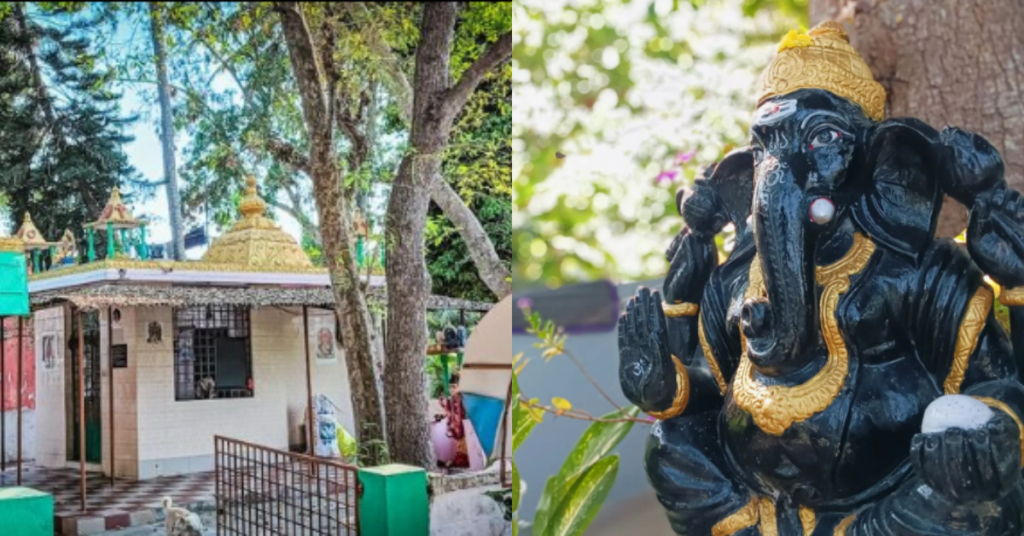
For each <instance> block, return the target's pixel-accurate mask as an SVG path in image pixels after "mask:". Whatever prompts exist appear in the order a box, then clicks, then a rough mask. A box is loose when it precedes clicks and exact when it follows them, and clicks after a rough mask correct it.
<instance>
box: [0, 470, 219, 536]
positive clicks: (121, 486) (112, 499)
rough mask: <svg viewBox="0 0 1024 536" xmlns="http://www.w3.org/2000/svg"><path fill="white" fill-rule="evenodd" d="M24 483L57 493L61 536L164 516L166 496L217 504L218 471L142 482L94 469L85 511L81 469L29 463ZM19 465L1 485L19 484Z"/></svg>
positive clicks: (182, 502) (192, 505) (190, 503)
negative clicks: (216, 482) (215, 481)
mask: <svg viewBox="0 0 1024 536" xmlns="http://www.w3.org/2000/svg"><path fill="white" fill-rule="evenodd" d="M22 471H23V472H22V485H23V486H26V487H30V488H35V489H38V490H40V491H45V492H47V493H50V494H52V495H53V500H54V527H55V529H56V533H57V534H60V535H80V534H96V533H98V532H102V531H105V530H113V529H118V528H124V527H132V526H137V525H145V524H149V523H153V522H155V521H158V520H160V519H163V506H162V505H161V504H160V501H161V499H163V498H164V497H171V498H172V499H174V504H175V505H177V506H183V507H185V508H189V509H192V510H203V509H211V508H214V507H215V501H214V478H213V473H195V474H190V475H182V476H170V477H161V478H154V479H150V480H142V481H129V480H117V481H115V482H114V484H113V485H111V483H110V479H109V478H107V477H104V476H103V475H101V474H99V473H89V474H88V478H87V479H86V481H87V485H86V486H87V488H86V492H87V493H86V497H87V499H86V509H85V511H82V510H81V497H80V494H79V493H80V490H79V473H78V470H77V469H70V468H68V469H44V468H40V467H35V466H32V465H25V466H23V469H22ZM16 485H17V472H16V469H15V468H14V467H11V466H8V467H7V470H6V471H4V472H2V473H0V487H6V486H16Z"/></svg>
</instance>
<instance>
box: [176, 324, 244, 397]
mask: <svg viewBox="0 0 1024 536" xmlns="http://www.w3.org/2000/svg"><path fill="white" fill-rule="evenodd" d="M249 325H250V323H249V308H248V307H246V306H240V305H207V306H199V307H182V308H175V309H174V393H175V399H176V400H203V399H210V398H248V397H251V396H253V380H252V344H251V339H250V332H249Z"/></svg>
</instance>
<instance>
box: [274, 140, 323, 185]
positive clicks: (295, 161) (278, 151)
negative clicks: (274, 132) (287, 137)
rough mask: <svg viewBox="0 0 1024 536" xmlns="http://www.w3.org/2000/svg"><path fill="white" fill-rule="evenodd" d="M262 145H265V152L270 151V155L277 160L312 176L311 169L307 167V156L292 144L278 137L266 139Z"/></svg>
mask: <svg viewBox="0 0 1024 536" xmlns="http://www.w3.org/2000/svg"><path fill="white" fill-rule="evenodd" d="M264 146H265V147H266V149H267V152H268V153H270V156H273V157H274V158H275V159H276V160H278V161H279V162H282V163H284V164H287V165H289V166H291V167H292V168H294V169H297V170H299V171H301V172H303V173H305V174H306V175H309V176H312V175H311V173H312V171H311V169H310V167H309V158H308V157H307V156H306V155H305V154H303V153H302V152H301V151H299V150H298V149H296V148H295V146H294V145H292V144H290V143H287V142H284V141H281V140H278V139H270V140H267V141H266V143H265V144H264Z"/></svg>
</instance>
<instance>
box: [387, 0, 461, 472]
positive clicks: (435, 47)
mask: <svg viewBox="0 0 1024 536" xmlns="http://www.w3.org/2000/svg"><path fill="white" fill-rule="evenodd" d="M455 17H456V7H455V4H454V3H449V2H445V3H431V4H427V5H425V6H424V8H423V20H422V23H421V25H420V43H419V46H418V47H417V49H416V73H415V78H414V82H413V95H414V96H413V114H412V125H411V130H410V133H409V145H410V147H409V154H408V155H406V157H405V158H404V159H403V160H402V164H401V166H400V167H399V169H398V175H397V176H396V177H395V180H394V183H393V184H392V188H391V198H390V200H389V202H388V211H387V230H386V239H385V240H386V242H385V243H386V247H387V252H388V260H387V263H386V266H385V271H386V274H387V283H388V320H387V322H388V324H387V332H388V338H387V341H386V350H385V355H386V356H387V361H386V363H385V366H384V407H385V410H386V412H387V417H388V444H389V445H390V446H391V449H392V451H391V456H392V458H393V459H394V460H395V461H398V462H401V463H408V464H412V465H418V466H420V467H431V466H432V465H433V464H434V450H433V448H432V447H431V444H430V428H429V424H428V422H429V420H428V417H429V415H428V412H427V395H426V392H425V391H426V390H425V387H424V386H425V377H424V372H423V363H424V358H425V356H426V350H427V315H426V311H427V298H428V297H429V296H430V276H429V275H428V273H427V264H426V261H425V259H426V253H425V252H424V236H425V231H426V224H427V209H429V208H430V196H429V192H430V183H431V181H432V180H433V179H434V177H440V176H441V159H442V156H443V155H442V153H443V151H444V149H445V147H446V145H447V143H448V135H449V132H450V130H451V122H450V121H448V122H445V121H443V120H442V117H441V114H440V113H439V112H440V106H439V105H438V103H439V102H440V101H441V100H442V99H443V96H444V92H445V90H447V89H448V77H449V70H448V64H449V60H450V54H451V42H452V36H453V33H454V29H455ZM446 123H447V124H446ZM425 194H427V195H425Z"/></svg>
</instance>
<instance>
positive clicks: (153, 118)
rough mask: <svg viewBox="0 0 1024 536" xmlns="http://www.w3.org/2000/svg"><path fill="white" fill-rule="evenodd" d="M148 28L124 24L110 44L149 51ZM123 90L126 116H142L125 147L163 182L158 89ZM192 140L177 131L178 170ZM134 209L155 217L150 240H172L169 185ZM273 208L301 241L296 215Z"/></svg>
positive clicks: (135, 86) (222, 79)
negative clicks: (155, 92) (168, 196)
mask: <svg viewBox="0 0 1024 536" xmlns="http://www.w3.org/2000/svg"><path fill="white" fill-rule="evenodd" d="M145 30H148V27H147V26H145V25H138V24H125V23H122V24H120V25H119V27H118V30H117V32H116V33H115V34H114V36H113V38H112V40H111V41H110V42H109V43H108V46H113V47H124V50H129V49H136V50H137V49H138V48H143V49H146V50H149V49H150V48H151V46H152V45H151V42H150V35H149V32H148V31H145ZM171 82H172V83H173V82H174V81H173V80H171ZM212 85H213V88H214V89H216V90H225V89H229V88H232V86H233V85H234V82H233V81H232V80H231V78H230V77H229V76H227V75H223V74H222V75H219V76H217V77H216V78H214V80H213V84H212ZM119 89H120V90H121V91H122V92H123V93H122V97H121V110H122V112H123V113H124V115H126V116H130V115H137V116H138V117H139V119H138V120H137V121H136V122H134V123H133V124H131V125H130V126H129V127H128V129H127V134H130V135H131V136H132V137H134V141H132V142H130V143H128V144H126V145H125V146H124V151H125V154H126V155H127V157H128V162H129V163H130V164H131V165H132V166H133V167H135V169H136V170H137V171H138V172H139V174H140V175H141V177H142V178H143V179H144V180H146V181H149V182H160V181H163V180H164V172H163V150H162V148H161V144H160V137H159V136H158V134H157V126H158V123H159V119H160V108H159V105H158V103H157V102H156V100H155V99H153V98H150V99H148V100H147V98H146V95H147V94H148V95H149V96H150V97H152V95H153V94H154V91H153V89H154V88H153V86H152V85H151V84H149V85H143V84H139V83H126V84H121V86H120V88H119ZM188 141H189V138H188V133H187V132H181V131H179V132H176V133H175V153H176V155H175V161H176V164H177V167H178V169H181V167H182V165H183V163H184V158H185V155H184V148H185V147H187V145H188ZM256 179H257V180H260V179H261V177H256ZM178 184H179V187H181V186H182V183H181V179H180V175H179V179H178ZM131 208H132V210H133V211H134V213H135V214H136V216H139V217H147V218H149V219H150V220H151V225H150V227H149V228H148V230H147V231H148V234H149V237H150V238H149V241H150V242H152V243H168V242H170V240H171V227H170V225H169V217H168V214H169V211H168V207H167V193H166V188H165V187H163V186H161V187H159V188H157V189H156V190H155V192H154V195H152V196H150V197H149V198H147V199H144V200H141V201H136V202H134V203H132V207H131ZM269 210H274V211H275V217H276V220H277V222H278V223H280V225H281V227H282V229H284V230H285V231H286V232H287V233H288V234H290V235H292V236H293V237H294V238H295V239H296V240H301V236H302V231H301V227H300V226H299V224H298V222H297V221H296V220H295V219H294V218H292V217H291V216H289V215H287V214H285V213H283V212H281V211H280V210H277V209H273V208H271V209H269ZM198 216H202V215H201V214H200V215H198ZM311 217H312V219H313V220H314V221H316V215H315V214H314V215H311ZM200 219H201V218H200ZM185 231H186V232H187V231H188V229H185ZM210 234H211V235H213V236H217V235H218V234H220V230H218V229H216V227H215V225H211V228H210ZM204 252H205V248H196V249H194V250H190V251H188V252H187V253H188V257H189V258H190V259H198V258H199V257H201V256H202V253H204Z"/></svg>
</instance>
